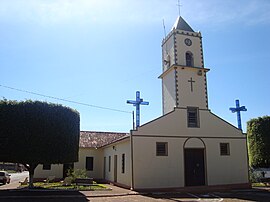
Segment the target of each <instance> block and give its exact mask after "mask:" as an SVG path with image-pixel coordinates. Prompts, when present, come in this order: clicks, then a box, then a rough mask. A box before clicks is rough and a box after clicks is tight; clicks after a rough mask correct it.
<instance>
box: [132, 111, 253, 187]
mask: <svg viewBox="0 0 270 202" xmlns="http://www.w3.org/2000/svg"><path fill="white" fill-rule="evenodd" d="M199 113H200V128H188V127H187V121H186V119H187V118H186V117H187V111H186V109H175V111H173V112H171V113H169V114H167V115H165V116H163V117H161V118H159V119H156V120H154V121H152V122H149V123H147V124H145V125H143V126H141V127H140V128H139V129H138V131H132V135H133V137H132V138H133V148H134V150H133V152H134V162H133V163H134V188H135V189H143V188H170V187H183V186H184V160H183V158H184V157H183V153H184V147H183V145H184V142H185V141H186V140H187V139H188V138H190V137H193V140H192V139H190V140H191V141H188V142H187V143H188V144H187V145H186V147H189V148H201V147H202V144H201V143H200V142H198V141H195V140H196V138H200V139H201V140H202V141H203V142H204V145H205V150H206V152H205V153H206V156H205V163H206V185H226V184H239V183H248V163H247V162H248V160H247V150H246V139H245V136H244V135H243V134H242V132H241V131H239V130H238V129H237V128H235V127H234V126H232V125H230V124H229V123H227V122H225V121H224V120H222V119H220V118H218V117H217V116H216V115H214V114H212V113H211V112H210V111H208V110H200V112H199ZM156 142H168V154H169V155H168V156H162V157H159V156H156V155H155V152H156ZM220 143H229V145H230V155H229V156H221V155H220ZM239 172H240V173H239Z"/></svg>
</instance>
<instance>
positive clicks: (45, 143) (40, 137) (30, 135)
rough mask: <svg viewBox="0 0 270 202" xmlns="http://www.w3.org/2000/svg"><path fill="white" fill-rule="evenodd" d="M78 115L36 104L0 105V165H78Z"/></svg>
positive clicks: (0, 102) (16, 102) (63, 109)
mask: <svg viewBox="0 0 270 202" xmlns="http://www.w3.org/2000/svg"><path fill="white" fill-rule="evenodd" d="M79 136H80V117H79V113H78V112H77V111H75V110H73V109H71V108H68V107H64V106H62V105H58V104H52V103H46V102H40V101H30V100H28V101H21V102H18V101H8V100H1V101H0V142H1V144H0V149H1V152H0V161H6V162H14V163H22V164H24V165H26V166H27V167H28V169H29V172H30V178H31V175H33V174H34V169H35V167H36V166H37V165H38V164H57V163H71V162H75V161H78V151H79Z"/></svg>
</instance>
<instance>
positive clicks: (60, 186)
mask: <svg viewBox="0 0 270 202" xmlns="http://www.w3.org/2000/svg"><path fill="white" fill-rule="evenodd" d="M20 187H22V188H23V187H28V185H21V186H20ZM34 187H35V188H43V189H59V190H78V191H87V190H91V191H97V190H109V189H108V188H107V187H106V186H105V185H103V184H93V185H91V186H77V185H75V184H71V185H67V186H65V185H63V183H62V182H50V183H44V182H35V183H34Z"/></svg>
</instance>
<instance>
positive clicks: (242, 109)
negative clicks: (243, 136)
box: [230, 100, 247, 130]
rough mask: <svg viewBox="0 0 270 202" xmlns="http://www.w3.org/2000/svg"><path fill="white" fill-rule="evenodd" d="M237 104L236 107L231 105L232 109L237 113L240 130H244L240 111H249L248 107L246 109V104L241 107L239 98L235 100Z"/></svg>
mask: <svg viewBox="0 0 270 202" xmlns="http://www.w3.org/2000/svg"><path fill="white" fill-rule="evenodd" d="M235 104H236V107H235V108H233V107H231V108H230V110H231V111H232V113H234V112H236V113H237V122H238V128H239V129H240V130H242V124H241V115H240V112H241V111H247V109H246V107H245V106H242V107H240V104H239V100H235Z"/></svg>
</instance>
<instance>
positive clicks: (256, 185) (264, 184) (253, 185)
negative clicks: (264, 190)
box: [252, 182, 269, 187]
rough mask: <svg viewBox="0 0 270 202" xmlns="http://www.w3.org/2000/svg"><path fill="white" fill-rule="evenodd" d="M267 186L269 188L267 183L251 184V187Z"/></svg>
mask: <svg viewBox="0 0 270 202" xmlns="http://www.w3.org/2000/svg"><path fill="white" fill-rule="evenodd" d="M268 186H269V184H268V183H262V182H255V183H252V187H268Z"/></svg>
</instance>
